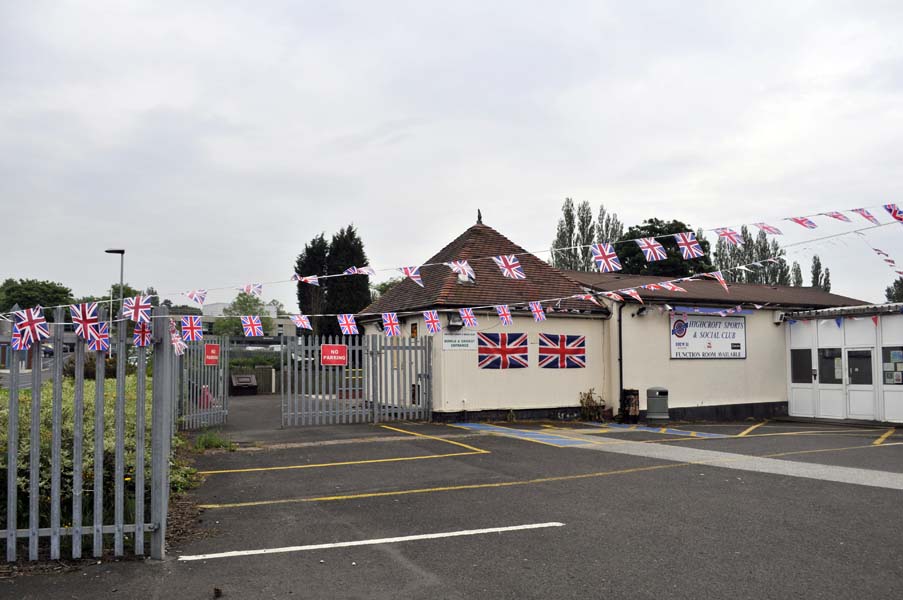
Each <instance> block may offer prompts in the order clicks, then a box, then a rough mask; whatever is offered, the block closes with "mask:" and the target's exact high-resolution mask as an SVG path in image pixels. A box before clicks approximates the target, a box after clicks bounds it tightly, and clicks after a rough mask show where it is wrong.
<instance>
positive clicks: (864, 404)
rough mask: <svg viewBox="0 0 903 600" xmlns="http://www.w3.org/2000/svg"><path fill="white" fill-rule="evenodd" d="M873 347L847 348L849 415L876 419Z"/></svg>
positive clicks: (853, 417) (856, 417) (849, 416)
mask: <svg viewBox="0 0 903 600" xmlns="http://www.w3.org/2000/svg"><path fill="white" fill-rule="evenodd" d="M873 354H874V349H873V348H847V349H846V355H847V356H846V359H847V360H846V363H847V417H848V418H850V419H875V418H876V415H875V381H874V361H873V360H872V358H873Z"/></svg>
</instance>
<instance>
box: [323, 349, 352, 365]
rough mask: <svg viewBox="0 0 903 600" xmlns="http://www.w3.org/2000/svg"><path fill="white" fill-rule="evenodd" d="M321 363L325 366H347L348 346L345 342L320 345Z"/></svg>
mask: <svg viewBox="0 0 903 600" xmlns="http://www.w3.org/2000/svg"><path fill="white" fill-rule="evenodd" d="M320 364H321V365H322V366H324V367H347V366H348V346H346V345H345V344H323V345H322V346H320Z"/></svg>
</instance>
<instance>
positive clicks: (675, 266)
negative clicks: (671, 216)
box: [617, 219, 714, 278]
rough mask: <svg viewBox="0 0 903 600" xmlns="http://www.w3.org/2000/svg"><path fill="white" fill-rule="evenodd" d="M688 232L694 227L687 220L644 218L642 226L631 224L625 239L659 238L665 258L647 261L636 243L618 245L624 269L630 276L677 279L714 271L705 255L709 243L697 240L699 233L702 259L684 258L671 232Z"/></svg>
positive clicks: (707, 251)
mask: <svg viewBox="0 0 903 600" xmlns="http://www.w3.org/2000/svg"><path fill="white" fill-rule="evenodd" d="M688 231H693V230H692V229H691V228H690V226H689V225H687V224H686V223H683V222H681V221H676V220H675V221H662V220H661V219H646V220H645V221H643V224H642V225H636V226H633V227H631V228H630V229H628V230H627V231H626V232H625V233H624V239H627V240H633V239H639V238H648V237H654V238H658V242H659V243H660V244H661V245H662V246H664V247H665V250H666V251H667V254H668V257H667V258H666V259H664V260H659V261H655V262H646V259H645V257H644V256H643V252H642V251H641V250H640V247H639V246H638V245H637V244H636V243H635V242H627V243H623V244H618V246H617V252H618V256H619V257H620V259H621V266H622V267H623V272H624V273H625V274H630V275H656V276H659V275H660V276H663V277H672V278H676V277H689V276H690V275H696V274H698V273H708V272H709V271H712V270H714V267H713V266H712V263H711V262H709V258H708V253H709V242H708V241H707V240H705V239H700V238H699V236H698V235H697V239H699V245H700V246H701V247H702V251H703V252H704V253H705V254H704V255H703V256H702V257H701V258H695V259H692V260H684V259H683V257H682V255H681V252H680V248H678V246H677V240H676V239H675V238H674V234H675V233H685V232H688ZM700 233H701V232H700Z"/></svg>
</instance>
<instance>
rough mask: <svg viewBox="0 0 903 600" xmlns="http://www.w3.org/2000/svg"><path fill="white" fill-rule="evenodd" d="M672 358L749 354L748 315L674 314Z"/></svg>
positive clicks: (741, 356)
mask: <svg viewBox="0 0 903 600" xmlns="http://www.w3.org/2000/svg"><path fill="white" fill-rule="evenodd" d="M670 338H671V358H673V359H693V358H746V317H718V316H704V315H682V314H681V315H678V314H672V315H671V335H670Z"/></svg>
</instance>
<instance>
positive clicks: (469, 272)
mask: <svg viewBox="0 0 903 600" xmlns="http://www.w3.org/2000/svg"><path fill="white" fill-rule="evenodd" d="M444 264H445V266H446V267H448V268H449V269H451V270H452V271H454V272H455V273H457V274H458V275H463V276H465V277H467V279H469V280H470V281H475V280H476V278H477V275H476V273H474V272H473V267H471V266H470V263H468V262H467V261H466V260H453V261H451V262H447V263H444Z"/></svg>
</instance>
